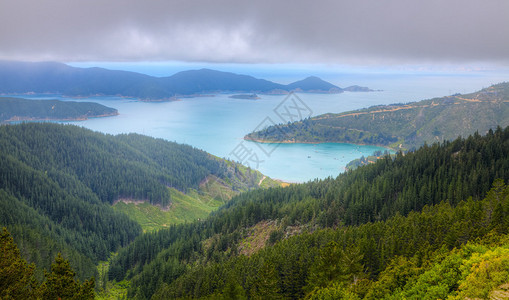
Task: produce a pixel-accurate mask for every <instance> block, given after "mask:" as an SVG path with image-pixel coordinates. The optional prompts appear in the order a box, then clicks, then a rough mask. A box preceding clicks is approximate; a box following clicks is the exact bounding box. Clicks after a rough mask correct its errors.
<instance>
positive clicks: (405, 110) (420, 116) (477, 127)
mask: <svg viewBox="0 0 509 300" xmlns="http://www.w3.org/2000/svg"><path fill="white" fill-rule="evenodd" d="M497 126H502V127H505V126H509V83H500V84H497V85H493V86H491V87H489V88H486V89H483V90H481V91H478V92H475V93H472V94H467V95H460V94H457V95H453V96H447V97H442V98H435V99H429V100H423V101H419V102H413V103H408V104H393V105H379V106H373V107H370V108H366V109H361V110H356V111H350V112H344V113H339V114H332V113H329V114H324V115H320V116H316V117H313V118H310V119H306V120H303V121H298V122H294V123H291V124H285V125H281V126H279V127H278V129H277V130H274V128H270V127H269V128H266V129H264V130H263V131H258V132H254V133H250V134H248V135H247V136H246V139H249V140H254V141H259V142H292V143H293V142H295V143H299V142H307V143H330V142H337V143H354V144H370V145H382V146H390V147H394V148H404V149H411V148H417V147H419V146H421V145H422V144H424V143H425V142H427V143H433V142H442V141H444V140H451V139H453V138H456V137H458V136H459V135H461V136H468V135H470V134H473V133H475V132H476V131H478V132H479V133H481V134H485V133H486V132H488V130H490V129H495V128H496V127H497Z"/></svg>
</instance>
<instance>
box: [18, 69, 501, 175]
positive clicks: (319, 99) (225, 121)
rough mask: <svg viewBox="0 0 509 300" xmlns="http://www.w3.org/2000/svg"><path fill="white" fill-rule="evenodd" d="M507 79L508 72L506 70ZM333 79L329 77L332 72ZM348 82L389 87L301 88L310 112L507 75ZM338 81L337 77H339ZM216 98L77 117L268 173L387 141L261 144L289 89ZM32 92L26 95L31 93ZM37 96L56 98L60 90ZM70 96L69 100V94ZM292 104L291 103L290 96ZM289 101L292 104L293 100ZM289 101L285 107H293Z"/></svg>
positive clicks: (333, 163) (319, 169) (131, 103)
mask: <svg viewBox="0 0 509 300" xmlns="http://www.w3.org/2000/svg"><path fill="white" fill-rule="evenodd" d="M506 78H507V77H506ZM326 79H327V78H326ZM337 80H338V81H341V82H345V84H341V85H340V86H347V85H350V84H358V85H364V86H369V87H371V88H373V89H382V90H383V91H379V92H371V93H342V94H333V95H325V94H298V97H299V98H300V100H301V102H302V103H301V105H303V107H306V110H304V111H303V112H302V113H303V115H302V116H303V117H306V116H307V115H309V114H310V115H318V114H323V113H327V112H344V111H349V110H354V109H359V108H364V107H369V106H372V105H379V104H391V103H406V102H410V101H417V100H422V99H428V98H432V97H439V96H444V95H449V94H453V93H457V92H459V93H468V92H473V91H476V90H479V89H481V88H483V87H486V86H489V85H490V84H491V83H497V82H500V81H503V78H499V77H497V76H485V75H482V74H481V75H476V76H382V75H380V76H379V77H373V76H371V77H366V78H363V77H361V76H359V75H358V76H357V77H355V78H337ZM336 84H337V83H336ZM228 96H229V95H226V94H220V95H216V96H213V97H198V98H186V99H182V100H181V101H174V102H162V103H147V102H140V101H136V99H125V98H114V97H93V98H87V99H79V100H76V99H71V100H73V101H93V102H98V103H101V104H104V105H106V106H110V107H114V108H116V109H118V111H119V113H120V114H119V115H118V116H115V117H108V118H97V119H90V120H86V121H80V122H70V123H73V124H76V125H80V126H84V127H86V128H90V129H92V130H96V131H100V132H104V133H110V134H118V133H129V132H136V133H140V134H145V135H149V136H153V137H157V138H164V139H166V140H170V141H176V142H179V143H186V144H190V145H192V146H194V147H197V148H200V149H203V150H205V151H207V152H210V153H212V154H214V155H216V156H219V157H224V158H230V159H232V160H236V161H241V162H243V163H246V164H249V165H250V166H251V167H253V168H256V169H258V170H260V171H261V172H263V173H264V174H266V175H268V176H270V177H272V178H277V179H281V180H285V181H291V182H303V181H308V180H312V179H314V178H325V177H328V176H333V177H335V176H337V175H338V174H339V173H340V172H343V171H344V167H345V165H346V164H347V163H348V162H349V161H351V160H353V159H356V158H359V157H361V156H363V155H364V156H367V155H370V154H371V153H373V152H374V151H376V150H384V149H383V148H379V147H373V146H357V145H350V144H318V145H312V144H258V143H254V142H249V141H244V140H243V137H244V135H245V134H247V133H249V132H251V131H253V130H255V129H256V128H258V127H259V126H262V127H263V125H264V124H270V122H274V123H280V122H282V120H281V118H280V117H279V116H278V114H276V112H275V109H276V110H277V108H278V107H279V108H281V106H278V105H280V104H281V103H282V102H283V101H284V100H285V97H286V96H269V95H260V97H261V99H259V100H243V99H232V98H229V97H228ZM24 97H26V96H24ZM30 97H31V98H48V99H55V98H59V99H62V98H61V97H59V96H57V95H44V96H42V95H34V96H30ZM64 100H65V99H64ZM286 104H288V103H286ZM286 104H285V105H286ZM285 105H283V106H285Z"/></svg>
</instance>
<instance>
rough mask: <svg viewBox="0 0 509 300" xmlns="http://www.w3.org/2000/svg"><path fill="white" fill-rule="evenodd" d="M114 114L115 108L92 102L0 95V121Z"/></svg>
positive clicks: (60, 118)
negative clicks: (31, 98)
mask: <svg viewBox="0 0 509 300" xmlns="http://www.w3.org/2000/svg"><path fill="white" fill-rule="evenodd" d="M116 115H118V111H117V110H116V109H114V108H111V107H107V106H104V105H102V104H99V103H93V102H73V101H60V100H28V99H21V98H7V97H0V123H8V122H18V121H43V120H56V121H64V120H65V121H69V120H73V121H75V120H86V119H88V118H97V117H108V116H116Z"/></svg>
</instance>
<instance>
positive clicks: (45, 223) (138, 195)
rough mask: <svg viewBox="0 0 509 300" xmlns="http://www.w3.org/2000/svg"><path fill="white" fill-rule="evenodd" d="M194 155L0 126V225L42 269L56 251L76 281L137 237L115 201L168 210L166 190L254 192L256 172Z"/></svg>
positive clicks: (35, 127)
mask: <svg viewBox="0 0 509 300" xmlns="http://www.w3.org/2000/svg"><path fill="white" fill-rule="evenodd" d="M239 168H240V166H239V165H237V164H235V163H232V162H227V161H224V160H222V159H219V158H216V157H213V156H212V155H210V154H208V153H206V152H204V151H201V150H198V149H195V148H193V147H191V146H187V145H180V144H177V143H173V142H168V141H165V140H162V139H154V138H150V137H146V136H141V135H137V134H129V135H117V136H111V135H104V134H101V133H97V132H93V131H90V130H87V129H84V128H80V127H77V126H71V125H59V124H52V123H24V124H17V125H3V126H0V227H1V226H6V227H7V228H8V230H9V231H10V232H11V233H12V235H13V236H14V238H15V240H16V243H17V244H18V245H19V246H20V248H21V252H22V254H23V255H24V256H25V257H26V258H27V259H28V260H29V261H30V262H36V263H37V265H38V266H41V267H48V265H49V263H50V262H51V261H52V260H53V258H54V257H55V255H56V252H57V251H63V252H65V254H66V256H68V257H70V259H71V263H72V264H73V267H74V268H75V269H77V271H78V274H79V275H80V276H81V277H82V278H88V277H90V276H91V275H93V273H94V272H95V264H96V263H97V262H98V261H99V260H106V259H107V258H108V257H109V255H110V253H111V252H115V251H117V250H118V249H119V247H121V246H126V245H127V244H128V243H129V242H131V241H132V240H133V239H134V237H136V236H137V235H139V234H140V233H141V228H140V225H139V224H137V223H135V222H133V221H132V220H131V219H129V218H128V217H127V216H126V215H124V214H122V213H118V212H115V211H114V210H113V208H112V207H111V204H112V203H114V202H115V201H118V200H123V201H146V202H150V203H152V204H154V205H158V206H160V207H162V208H169V209H170V210H171V209H172V208H173V206H172V205H173V200H172V191H175V190H178V191H180V192H179V193H186V192H188V191H190V190H192V189H193V190H195V191H194V193H196V190H198V189H199V187H200V183H202V182H203V181H211V180H215V181H217V182H220V184H221V187H222V188H224V189H226V188H229V189H230V190H233V191H237V192H238V191H242V190H249V189H251V188H256V187H258V184H259V181H260V178H261V177H262V176H261V174H260V173H259V172H255V171H250V170H246V171H243V172H240V171H239Z"/></svg>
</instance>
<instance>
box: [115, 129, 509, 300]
mask: <svg viewBox="0 0 509 300" xmlns="http://www.w3.org/2000/svg"><path fill="white" fill-rule="evenodd" d="M497 178H499V180H498V181H497V180H496V179H497ZM508 180H509V127H508V128H505V129H501V128H498V129H497V130H495V131H491V130H490V131H489V132H488V133H487V134H486V136H480V135H479V134H475V135H473V136H470V137H468V138H460V139H456V140H454V141H451V142H449V141H447V142H444V143H442V144H438V143H437V144H433V145H426V146H424V147H423V148H420V149H419V150H417V151H415V152H409V153H407V154H405V155H403V154H402V153H401V152H399V153H398V154H397V155H396V156H395V157H394V158H391V157H389V156H387V157H385V158H383V159H380V160H378V161H377V162H376V163H374V164H371V165H368V166H364V167H360V168H358V169H357V170H354V171H349V172H346V173H344V174H340V175H339V176H338V177H337V178H335V179H333V178H329V179H326V180H316V181H313V182H309V183H306V184H297V185H291V186H289V187H286V188H272V189H268V190H256V191H251V192H247V193H243V194H240V195H239V196H237V197H235V198H234V199H232V201H230V202H229V203H228V204H226V205H225V206H224V207H223V208H222V209H220V210H219V211H217V212H216V213H214V214H213V215H211V216H210V217H209V218H208V219H207V220H204V221H201V222H197V223H193V224H186V225H179V226H173V227H172V228H170V229H168V230H160V231H158V232H157V233H150V234H144V235H143V236H140V237H139V238H137V239H136V240H135V241H134V242H133V243H132V244H131V245H129V246H128V247H126V248H123V249H122V250H121V251H120V252H119V254H118V256H116V257H115V259H114V261H113V263H112V265H111V267H110V272H109V276H110V279H115V280H122V279H130V280H131V289H130V292H129V295H130V296H132V297H135V296H136V297H137V298H138V299H148V298H151V297H154V298H155V299H168V298H179V297H182V298H187V297H194V298H207V297H211V298H214V297H218V298H221V297H224V298H232V299H240V298H244V297H247V298H273V299H276V298H291V299H296V298H303V297H305V296H309V297H314V296H316V298H314V299H323V297H325V298H326V299H342V298H343V297H348V299H359V298H367V299H382V298H384V297H388V298H389V297H392V298H390V299H403V298H415V299H422V298H423V297H424V295H427V294H429V293H435V294H433V295H435V296H433V297H434V298H433V299H435V298H441V299H445V298H447V295H455V293H456V294H458V295H459V294H460V293H463V292H464V293H466V294H464V296H463V297H471V298H475V297H474V296H475V294H474V296H472V295H473V294H471V293H473V292H472V291H471V290H470V291H468V287H467V286H466V285H468V280H474V279H475V280H477V277H468V276H469V275H470V274H471V272H474V268H471V266H472V264H473V263H475V257H480V256H482V255H485V254H486V256H483V258H482V259H480V260H477V262H481V261H483V259H487V260H489V259H490V257H501V255H504V256H503V257H502V258H501V259H503V262H500V263H509V255H508V254H507V249H509V242H508V239H507V237H506V236H505V235H506V234H507V233H508V224H509V210H508V209H507V207H508V206H507V205H509V188H507V187H506V186H505V184H504V182H507V181H508ZM492 187H493V189H492V190H491V192H489V191H490V189H491V188H492ZM485 197H486V199H484V198H485ZM483 199H484V200H483ZM470 241H477V242H478V243H479V244H476V245H472V244H466V243H468V242H470ZM454 247H457V248H460V249H461V250H453V249H454ZM472 247H473V248H472ZM459 251H464V252H459ZM489 251H502V252H503V254H500V255H499V254H493V253H491V252H489ZM474 253H477V254H475V255H474ZM490 253H491V254H490ZM497 253H498V252H497ZM490 255H492V256H490ZM471 258H472V259H474V261H470V259H471ZM451 260H452V261H451ZM469 264H470V265H469ZM449 266H450V268H449ZM444 268H446V269H444ZM447 268H449V269H447ZM462 270H463V271H462ZM504 270H505V271H504V272H505V273H503V274H504V276H506V277H501V278H502V279H504V278H505V279H504V280H505V281H504V280H502V281H503V282H500V280H499V279H497V280H491V281H490V279H489V277H488V278H487V279H486V278H485V279H482V278H481V279H482V280H479V282H480V283H479V286H480V289H479V291H482V293H485V290H486V289H487V290H488V292H491V291H492V290H494V289H496V288H498V286H499V285H501V284H502V283H505V282H506V279H507V278H509V277H508V276H509V273H508V272H507V270H506V269H504ZM444 272H450V274H451V275H450V276H449V275H447V276H448V277H446V278H444V277H443V276H442V275H444ZM474 273H475V272H474ZM447 274H449V273H447ZM472 276H481V275H479V274H473V275H472ZM430 278H431V279H430ZM462 282H465V283H464V284H462V285H461V283H462ZM486 282H488V283H486ZM407 283H408V284H409V285H408V286H406V284H407ZM474 292H475V289H474ZM483 295H484V294H483ZM327 297H328V298H327ZM476 297H477V296H476Z"/></svg>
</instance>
